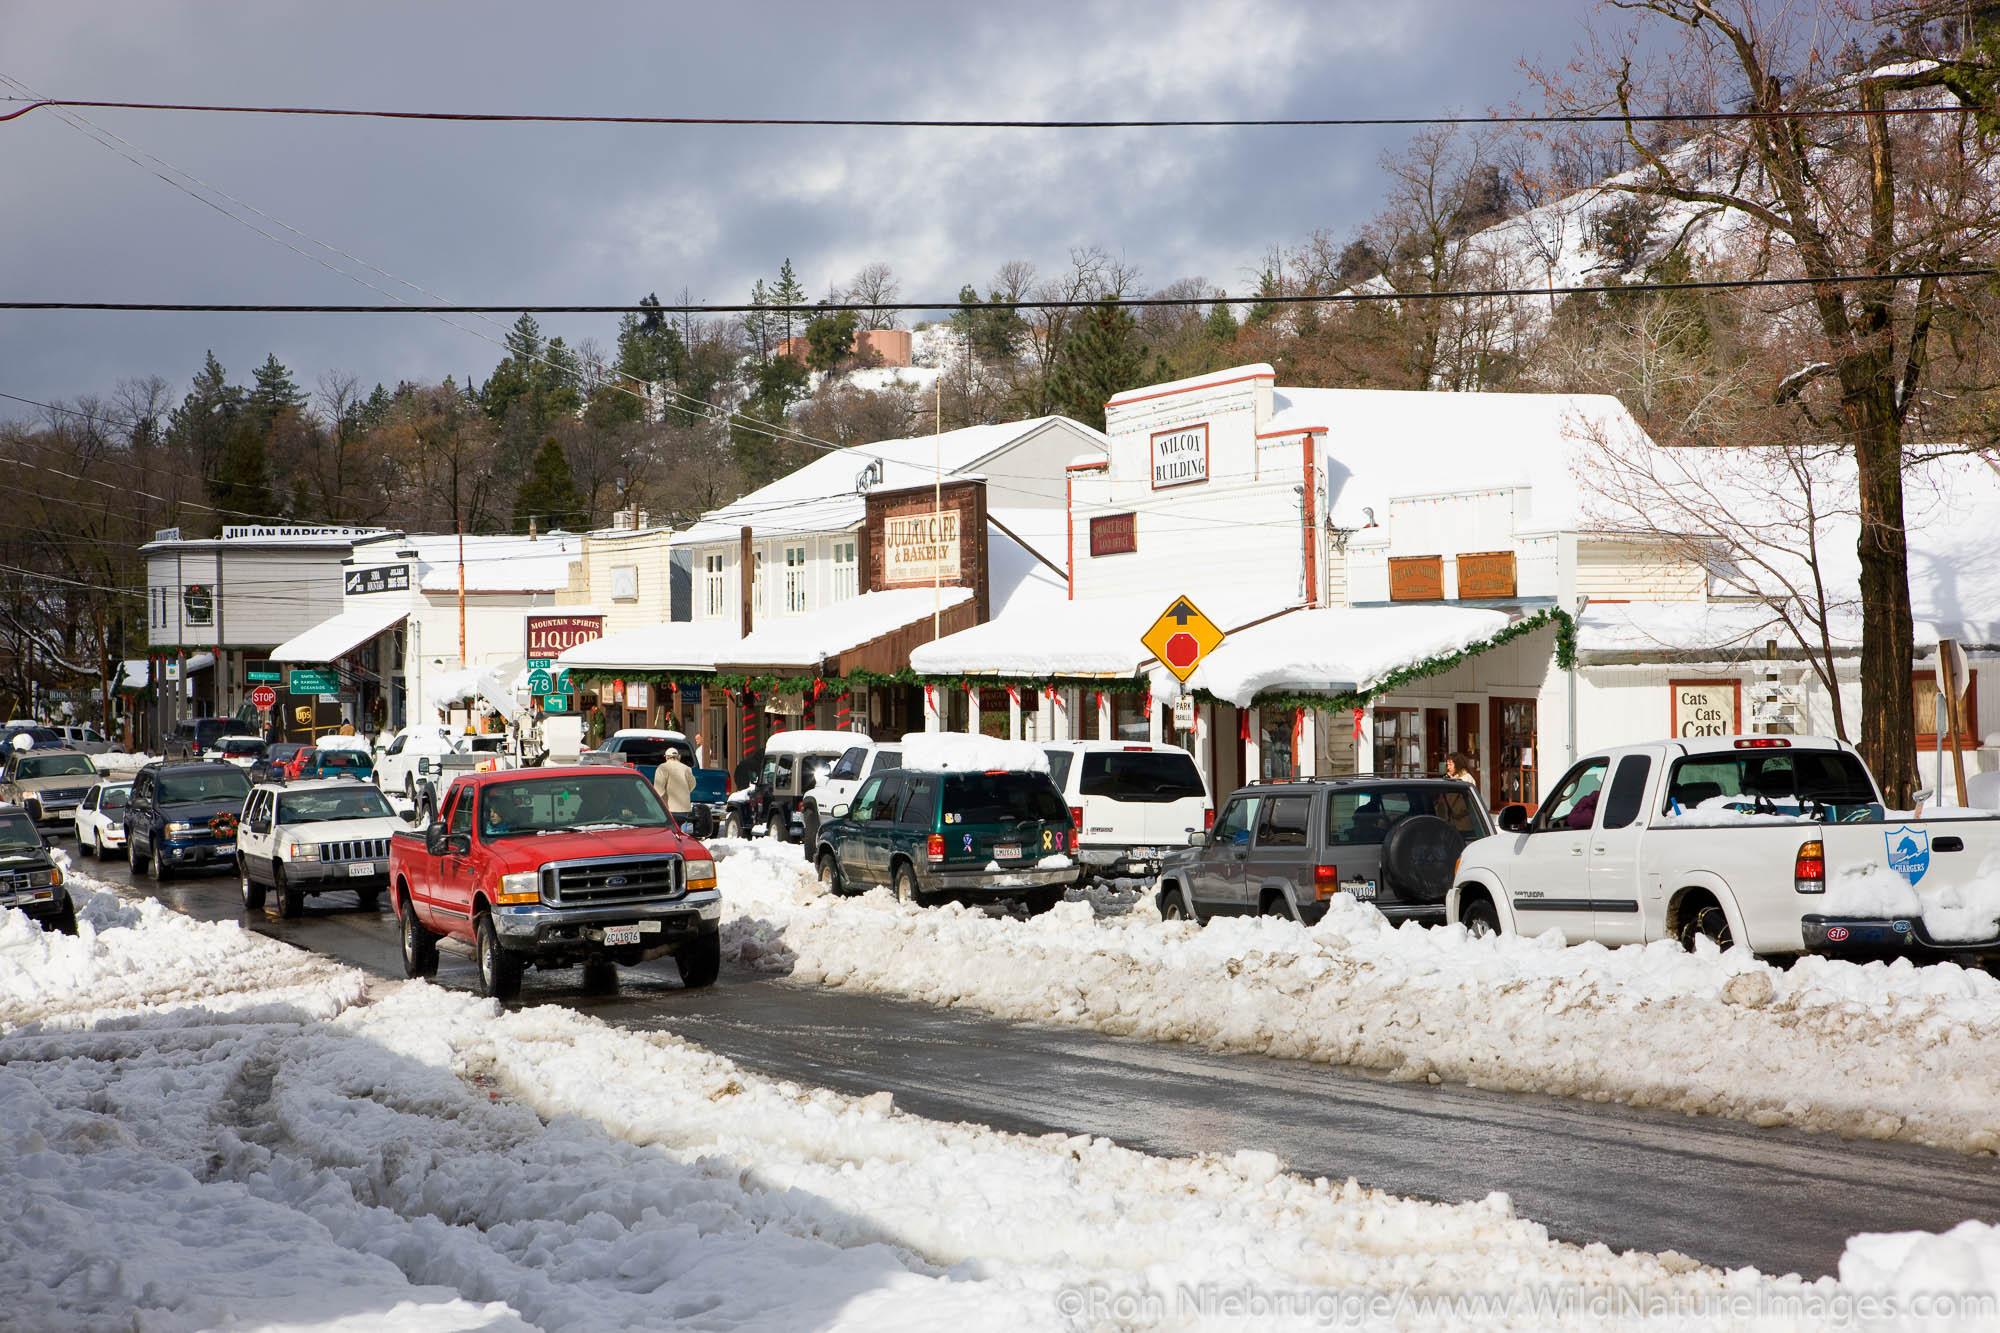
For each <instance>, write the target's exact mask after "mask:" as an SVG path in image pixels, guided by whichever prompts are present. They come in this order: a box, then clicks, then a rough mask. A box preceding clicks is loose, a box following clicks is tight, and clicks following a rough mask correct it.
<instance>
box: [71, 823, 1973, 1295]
mask: <svg viewBox="0 0 2000 1333" xmlns="http://www.w3.org/2000/svg"><path fill="white" fill-rule="evenodd" d="M781 856H782V852H781V851H780V849H777V848H771V847H767V846H765V845H761V844H760V845H753V847H752V848H750V849H749V854H748V855H740V854H739V855H737V856H734V857H731V858H726V859H725V860H724V863H723V864H724V867H725V875H726V876H727V875H735V876H739V877H743V878H747V876H745V875H744V872H746V871H748V870H749V869H750V868H751V867H757V869H758V873H759V878H760V880H761V881H762V882H763V883H764V884H765V886H766V887H764V888H763V889H761V890H758V889H754V888H749V887H747V886H746V885H745V884H744V883H743V882H741V879H738V880H732V884H733V886H734V887H735V888H736V889H737V894H736V896H737V897H738V898H740V899H744V900H745V905H744V906H743V907H742V908H741V909H732V910H741V911H744V912H746V913H749V912H750V910H751V906H752V905H754V906H755V907H756V909H757V912H756V914H755V918H756V919H760V920H763V921H764V922H765V923H766V925H767V926H768V923H769V922H770V920H771V919H772V918H771V913H772V912H775V911H776V905H775V903H776V897H777V896H778V895H779V894H780V893H791V892H793V891H794V887H793V886H791V885H790V880H789V877H788V876H787V875H786V874H785V873H784V869H785V867H786V866H787V865H788V864H790V863H788V862H785V861H783V860H782V859H780V858H781ZM732 863H733V866H734V868H733V869H732V868H731V867H732ZM89 869H90V870H91V871H92V872H93V873H95V872H97V871H98V867H95V866H91V867H89ZM105 876H106V878H107V879H117V880H120V881H122V880H123V879H124V875H123V871H122V869H110V870H107V871H106V872H105ZM797 891H798V892H800V893H801V894H809V893H810V891H809V890H807V889H804V888H803V887H798V888H797ZM163 897H165V899H166V900H167V901H168V902H170V903H172V904H173V905H175V906H177V907H180V908H181V909H182V910H183V911H187V912H191V913H193V914H195V915H198V916H201V917H205V918H210V919H213V920H217V921H221V922H235V921H238V920H240V919H241V911H240V905H239V904H238V903H237V901H236V895H235V891H234V885H233V883H232V882H231V881H229V880H226V879H220V878H214V879H197V880H192V881H180V882H177V883H175V884H173V885H169V886H168V887H167V888H166V890H165V891H164V894H163ZM812 901H813V900H812V899H811V898H810V897H808V898H807V900H806V902H807V904H808V905H809V904H810V903H811V902H812ZM827 910H828V912H829V913H830V915H832V916H834V917H841V918H854V919H856V920H866V919H872V918H875V917H880V916H885V915H888V916H893V913H884V912H883V911H882V910H881V909H880V907H879V905H878V904H877V903H876V902H875V901H874V900H851V901H841V900H836V901H834V902H832V903H831V904H830V905H827ZM1062 910H1063V911H1066V912H1071V913H1074V912H1077V911H1080V910H1087V909H1085V908H1084V907H1083V905H1082V904H1072V905H1071V906H1070V907H1068V908H1065V909H1062ZM949 915H951V914H940V913H932V914H929V916H922V915H921V914H920V917H919V919H920V923H925V924H935V923H937V922H943V921H945V920H946V919H947V916H949ZM741 919H743V918H739V920H741ZM1104 921H1105V922H1106V923H1107V926H1108V927H1109V928H1110V929H1115V928H1116V926H1117V924H1118V921H1119V918H1116V917H1107V918H1104ZM979 922H984V923H985V924H984V925H983V926H982V925H980V924H979ZM253 924H254V926H255V929H256V930H258V931H261V932H264V933H267V934H272V935H278V936H281V937H287V938H290V939H291V940H293V941H294V942H296V943H299V944H301V945H304V946H306V947H309V948H312V949H315V950H318V951H321V952H324V953H326V954H329V955H331V956H333V957H335V958H338V959H340V960H342V961H344V962H348V963H352V964H355V965H357V966H360V967H362V968H365V969H367V970H368V971H370V972H372V973H374V974H376V976H377V977H378V978H389V977H393V976H395V975H397V974H398V967H397V959H396V954H395V943H394V937H393V932H392V931H391V929H390V928H389V925H388V922H387V920H386V918H384V917H379V916H373V915H364V914H361V913H359V912H357V911H355V910H354V909H353V908H351V907H348V906H345V905H341V904H338V900H337V899H336V900H333V901H332V902H330V903H328V904H327V905H324V906H321V905H317V904H316V905H315V907H314V908H312V909H309V911H308V914H307V916H306V918H304V919H303V920H301V921H299V922H295V923H288V922H281V921H278V920H276V919H275V918H260V919H259V920H257V921H256V922H254V923H253ZM1022 924H1023V923H1017V922H1011V923H1010V922H1002V921H992V920H989V919H986V918H983V917H982V918H979V919H978V921H970V920H968V921H967V922H966V923H965V924H964V926H963V928H964V929H968V930H978V929H995V930H1018V929H1019V928H1020V927H1021V925H1022ZM1130 924H1131V925H1132V926H1133V927H1134V928H1135V929H1136V928H1139V927H1142V926H1143V927H1144V928H1146V929H1148V930H1150V931H1153V932H1158V931H1159V930H1160V929H1161V926H1160V923H1158V922H1157V921H1143V920H1135V921H1133V922H1131V923H1130ZM855 928H856V929H858V928H859V927H855ZM222 929H224V930H228V929H229V927H226V926H225V927H222ZM795 929H796V930H797V932H798V933H797V934H796V935H793V936H788V938H792V939H794V940H795V942H796V943H798V944H800V945H805V944H807V943H808V942H809V940H810V939H811V935H810V933H809V932H808V931H807V930H806V929H805V928H804V923H802V922H800V923H795ZM1217 938H1218V939H1219V938H1221V937H1220V936H1218V937H1217ZM1572 952H1575V951H1572ZM470 973H471V968H470V963H469V960H468V959H466V958H464V957H462V956H458V955H452V954H447V956H446V959H445V963H444V966H443V968H442V969H441V972H440V978H439V980H440V982H441V983H443V985H444V986H445V987H448V988H452V989H455V990H463V989H465V988H467V987H468V986H469V983H470ZM671 977H672V969H671V967H670V966H669V965H666V964H660V965H658V966H657V969H655V968H645V969H638V970H635V971H632V972H629V973H628V974H627V978H626V985H625V988H624V993H623V994H622V995H621V996H620V997H618V998H616V999H605V998H590V997H585V996H583V995H582V994H581V993H580V990H579V989H578V988H577V986H576V985H575V984H574V981H575V979H574V977H573V976H572V975H569V974H563V973H554V974H546V975H540V974H538V976H537V977H534V978H531V979H530V984H529V988H528V991H527V992H526V996H525V999H526V1001H527V1005H528V1008H527V1009H526V1010H525V1011H524V1016H525V1014H528V1013H533V1012H536V1011H537V1010H542V1009H547V1010H553V1009H555V1008H556V1007H558V1006H560V1007H564V1008H568V1009H572V1010H576V1011H579V1012H581V1013H583V1014H585V1015H590V1016H594V1017H596V1018H601V1019H603V1020H605V1021H607V1022H610V1023H612V1024H614V1025H615V1026H617V1027H621V1028H633V1029H641V1030H660V1029H664V1030H666V1031H668V1032H671V1033H673V1034H675V1035H676V1036H679V1037H685V1038H687V1039H689V1040H692V1041H695V1042H699V1043H701V1044H702V1045H703V1046H705V1047H708V1048H709V1049H712V1050H714V1051H717V1052H718V1053H720V1054H723V1055H726V1056H729V1057H731V1058H733V1059H734V1060H736V1061H737V1062H738V1063H739V1064H741V1065H742V1066H744V1067H745V1068H747V1069H749V1070H755V1071H758V1072H760V1073H766V1074H770V1075H773V1076H776V1077H780V1078H789V1079H796V1080H801V1081H805V1082H809V1083H814V1084H820V1085H824V1086H828V1087H832V1088H836V1089H839V1090H840V1091H842V1092H847V1093H852V1094H855V1095H857V1096H866V1095H868V1094H872V1093H874V1092H877V1091H887V1092H889V1093H891V1094H893V1096H894V1101H895V1105H896V1106H897V1107H898V1108H899V1109H903V1110H907V1111H911V1112H915V1113H919V1114H923V1115H928V1116H933V1117H937V1118H941V1119H945V1120H971V1121H977V1122H979V1123H983V1124H987V1125H991V1126H994V1127H996V1128H999V1129H1004V1130H1014V1131H1023V1132H1029V1133H1041V1132H1046V1131H1050V1130H1055V1131H1060V1132H1063V1133H1067V1134H1078V1133H1082V1134H1091V1135H1102V1136H1107V1137H1109V1138H1113V1139H1115V1140H1117V1141H1118V1142H1120V1143H1122V1144H1125V1145H1126V1146H1128V1147H1133V1148H1139V1149H1143V1150H1147V1151H1152V1152H1159V1153H1163V1154H1171V1155H1192V1154H1198V1153H1204V1152H1221V1153H1233V1152H1236V1151H1239V1150H1252V1151H1263V1152H1269V1153H1273V1154H1275V1155H1276V1156H1277V1157H1278V1158H1279V1159H1280V1160H1282V1161H1283V1162H1284V1163H1285V1164H1286V1166H1287V1167H1288V1168H1289V1169H1291V1170H1293V1171H1297V1172H1300V1173H1302V1174H1304V1175H1306V1176H1308V1177H1311V1176H1322V1175H1323V1176H1326V1177H1328V1178H1330V1179H1333V1180H1336V1181H1338V1180H1342V1179H1345V1178H1346V1177H1347V1176H1350V1175H1352V1176H1355V1177H1357V1178H1358V1179H1360V1180H1361V1181H1363V1182H1364V1183H1365V1184H1367V1185H1370V1186H1373V1187H1377V1188H1384V1189H1388V1190H1391V1191H1393V1192H1395V1193H1398V1194H1409V1195H1416V1196H1419V1197H1431V1198H1440V1199H1447V1200H1466V1201H1474V1200H1478V1199H1480V1198H1482V1197H1483V1196H1484V1195H1486V1194H1487V1193H1489V1192H1491V1191H1494V1190H1500V1191H1504V1192H1506V1193H1508V1194H1509V1195H1511V1196H1512V1198H1513V1200H1514V1206H1515V1208H1516V1209H1517V1211H1518V1212H1519V1213H1520V1214H1521V1215H1522V1216H1525V1217H1531V1218H1533V1219H1534V1220H1535V1221H1536V1222H1537V1223H1540V1224H1542V1225H1544V1226H1547V1227H1548V1228H1549V1229H1550V1231H1551V1232H1552V1233H1553V1234H1555V1235H1557V1236H1561V1237H1566V1238H1573V1239H1576V1240H1579V1241H1588V1240H1601V1241H1604V1242H1606V1243H1608V1244H1610V1245H1611V1246H1612V1247H1613V1248H1614V1249H1625V1248H1637V1249H1644V1250H1666V1249H1674V1250H1679V1251H1681V1252H1682V1253H1689V1254H1693V1255H1695V1256H1697V1257H1699V1258H1702V1259H1707V1260H1710V1261H1712V1262H1717V1263H1721V1264H1724V1265H1727V1266H1735V1265H1739V1264H1746V1263H1749V1264H1755V1265H1756V1266H1757V1267H1759V1268H1761V1269H1763V1270H1765V1271H1769V1272H1787V1271H1797V1272H1802V1273H1806V1274H1808V1275H1815V1276H1816V1275H1819V1274H1822V1273H1831V1272H1834V1271H1835V1270H1836V1268H1837V1265H1838V1264H1839V1262H1840V1258H1841V1254H1842V1250H1843V1248H1844V1245H1845V1241H1846V1238H1847V1237H1848V1236H1849V1235H1851V1234H1853V1233H1856V1232H1861V1231H1868V1230H1877V1229H1880V1230H1900V1229H1905V1228H1923V1229H1934V1230H1944V1229H1948V1228H1949V1227H1951V1226H1952V1225H1954V1224H1955V1223H1956V1222H1957V1221H1958V1220H1960V1219H1961V1218H1965V1217H1970V1216H1981V1215H1984V1210H1985V1209H1986V1208H1987V1206H1988V1204H1989V1202H1990V1200H1991V1198H1992V1197H1993V1194H1994V1191H1993V1184H1994V1178H1993V1170H1992V1162H1991V1159H1990V1158H1986V1157H1966V1156H1962V1155H1960V1154H1958V1153H1945V1152H1938V1151H1926V1150H1923V1149H1918V1148H1915V1147H1912V1146H1908V1145H1901V1144H1894V1143H1872V1144H1871V1143H1839V1142H1837V1141H1836V1140H1834V1139H1832V1138H1830V1137H1827V1136H1818V1135H1804V1134H1799V1133H1797V1132H1794V1131H1791V1130H1785V1129H1777V1130H1769V1129H1754V1128H1752V1127H1750V1126H1749V1125H1747V1124H1744V1123H1741V1122H1739V1121H1732V1120H1727V1119H1720V1118H1716V1117H1708V1116H1704V1117H1699V1118H1693V1119H1690V1118H1687V1117H1684V1116H1676V1115H1667V1114H1662V1113H1659V1112H1646V1111H1632V1110H1627V1109H1625V1108H1622V1107H1617V1106H1600V1105H1596V1104H1591V1103H1585V1102H1581V1101H1577V1100H1563V1099H1554V1100H1551V1099H1547V1098H1542V1097H1522V1096H1518V1095H1509V1094H1503V1093H1493V1092H1482V1091H1478V1090H1474V1089H1468V1088H1464V1087H1454V1086H1452V1085H1451V1084H1450V1083H1443V1084H1439V1085H1433V1084H1430V1083H1429V1082H1428V1081H1416V1082H1411V1081H1390V1080H1384V1079H1380V1078H1370V1077H1365V1076H1360V1075H1356V1074H1353V1073H1349V1072H1344V1071H1340V1070H1338V1069H1329V1068H1327V1067H1325V1066H1324V1065H1320V1064H1315V1063H1308V1062H1302V1061H1295V1060H1271V1059H1268V1058H1265V1057H1261V1056H1257V1055H1250V1054H1222V1053H1214V1052H1209V1051H1204V1050H1201V1049H1199V1048H1198V1047H1189V1046H1184V1045H1179V1044H1171V1045H1169V1044H1160V1043H1157V1042H1151V1041H1133V1040H1129V1039H1126V1040H1120V1039H1117V1038H1111V1037H1107V1036H1104V1035H1101V1034H1099V1033H1095V1032H1090V1031H1085V1030H1079V1029H1076V1028H1068V1029H1065V1028H1061V1027H1054V1026H1048V1025H1043V1024H1023V1023H1017V1022H1007V1021H1001V1020H999V1019H995V1018H992V1017H988V1016H986V1015H982V1014H979V1013H976V1012H969V1011H968V1010H967V1009H966V1008H964V1007H960V1008H952V1009H941V1008H935V1007H932V1006H928V1005H919V1004H912V1003H909V1002H907V1001H900V1000H895V999H891V998H887V997H885V996H882V995H870V994H867V993H865V991H863V990H861V989H859V988H856V987H854V986H852V985H850V986H848V987H846V988H844V989H839V990H832V989H824V988H816V987H807V986H805V985H802V984H800V982H799V981H797V980H791V981H786V980H781V979H779V978H777V977H774V976H769V975H763V976H760V975H758V974H755V973H751V972H747V971H742V970H737V969H729V970H726V971H725V975H724V980H723V984H722V985H721V986H720V987H718V988H717V989H715V990H713V991H710V992H706V993H697V994H691V993H687V992H683V991H681V990H679V989H678V988H677V987H675V986H674V985H673V984H672V981H671ZM374 984H375V985H376V986H380V985H381V984H382V982H381V981H380V980H378V981H377V982H375V983H374ZM421 993H423V992H420V994H421ZM1691 1160H1699V1161H1701V1162H1702V1163H1703V1164H1704V1165H1703V1167H1702V1168H1701V1170H1702V1174H1703V1177H1704V1184H1703V1188H1702V1189H1701V1190H1698V1191H1689V1190H1687V1189H1686V1188H1685V1184H1686V1180H1687V1176H1688V1170H1689V1166H1688V1164H1689V1162H1690V1161H1691Z"/></svg>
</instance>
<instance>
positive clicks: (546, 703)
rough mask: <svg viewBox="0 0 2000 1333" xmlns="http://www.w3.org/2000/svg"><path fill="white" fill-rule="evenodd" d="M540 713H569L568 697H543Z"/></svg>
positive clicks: (560, 695)
mask: <svg viewBox="0 0 2000 1333" xmlns="http://www.w3.org/2000/svg"><path fill="white" fill-rule="evenodd" d="M542 711H543V712H544V713H567V712H568V711H569V696H568V695H567V694H549V695H544V696H543V697H542Z"/></svg>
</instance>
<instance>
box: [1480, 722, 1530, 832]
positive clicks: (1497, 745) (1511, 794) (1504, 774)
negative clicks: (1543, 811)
mask: <svg viewBox="0 0 2000 1333" xmlns="http://www.w3.org/2000/svg"><path fill="white" fill-rule="evenodd" d="M1486 706H1487V711H1488V713H1489V714H1490V716H1491V717H1492V721H1493V746H1492V749H1491V751H1490V755H1491V758H1492V760H1493V772H1492V774H1491V782H1492V788H1491V790H1492V793H1493V803H1494V805H1495V806H1502V805H1512V804H1514V803H1516V802H1519V803H1520V804H1522V805H1525V806H1529V807H1531V808H1532V807H1533V806H1534V804H1535V799H1536V796H1537V794H1538V787H1537V784H1536V777H1535V733H1536V725H1537V719H1536V716H1535V701H1534V700H1533V699H1489V700H1487V704H1486Z"/></svg>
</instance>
